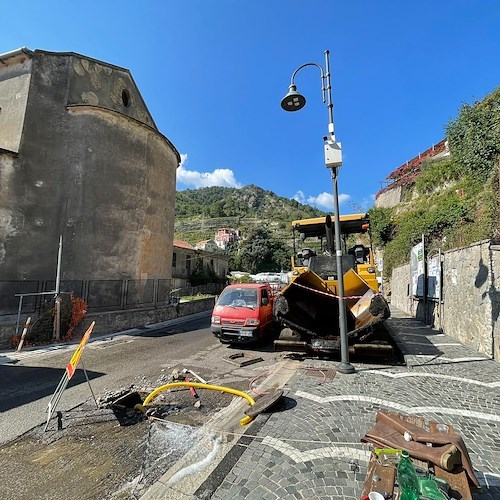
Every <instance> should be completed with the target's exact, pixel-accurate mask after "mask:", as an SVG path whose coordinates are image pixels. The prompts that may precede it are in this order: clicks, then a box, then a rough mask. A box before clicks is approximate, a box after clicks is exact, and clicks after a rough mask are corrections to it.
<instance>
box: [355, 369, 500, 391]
mask: <svg viewBox="0 0 500 500" xmlns="http://www.w3.org/2000/svg"><path fill="white" fill-rule="evenodd" d="M363 373H370V374H375V375H382V376H384V377H389V378H406V377H430V378H440V379H445V380H455V381H457V382H464V383H466V384H475V385H481V386H483V387H500V382H481V381H480V380H474V379H471V378H461V377H454V376H452V375H443V374H441V373H415V372H405V373H392V372H384V371H381V370H366V371H365V372H363Z"/></svg>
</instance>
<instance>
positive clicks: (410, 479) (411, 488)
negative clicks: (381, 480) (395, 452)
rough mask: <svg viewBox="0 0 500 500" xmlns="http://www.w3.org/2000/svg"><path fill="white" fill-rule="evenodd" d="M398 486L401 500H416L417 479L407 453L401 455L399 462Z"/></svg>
mask: <svg viewBox="0 0 500 500" xmlns="http://www.w3.org/2000/svg"><path fill="white" fill-rule="evenodd" d="M398 484H399V490H400V495H399V498H400V499H401V500H418V496H419V495H418V490H419V488H418V477H417V473H416V472H415V468H414V467H413V464H412V463H411V461H410V455H409V453H408V452H407V451H403V452H402V453H401V458H400V460H399V464H398Z"/></svg>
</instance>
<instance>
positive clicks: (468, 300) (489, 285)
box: [391, 240, 500, 361]
mask: <svg viewBox="0 0 500 500" xmlns="http://www.w3.org/2000/svg"><path fill="white" fill-rule="evenodd" d="M499 277H500V245H495V244H492V242H491V241H490V240H487V241H481V242H478V243H475V244H473V245H470V246H468V247H466V248H460V249H455V250H450V251H447V252H444V253H443V256H442V303H441V304H439V303H438V302H432V301H430V300H427V301H425V304H424V301H423V299H413V298H412V297H410V296H409V283H410V269H409V264H406V265H404V266H401V267H398V268H396V269H394V270H393V273H392V278H391V303H392V304H393V305H394V306H395V307H397V308H398V309H401V310H402V311H405V312H407V313H408V314H411V315H413V316H415V317H417V318H418V319H420V320H422V321H425V322H426V323H427V324H430V325H432V326H433V327H434V328H439V329H442V331H443V332H444V333H446V334H447V335H449V336H451V337H453V338H455V339H457V340H459V341H460V342H462V343H463V344H465V345H467V346H468V347H471V348H473V349H475V350H477V351H478V352H481V353H484V354H486V355H488V356H491V357H492V358H494V359H496V360H498V361H500V325H499V313H500V281H499Z"/></svg>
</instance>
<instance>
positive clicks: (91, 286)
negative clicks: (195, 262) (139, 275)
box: [0, 279, 172, 316]
mask: <svg viewBox="0 0 500 500" xmlns="http://www.w3.org/2000/svg"><path fill="white" fill-rule="evenodd" d="M54 289H55V281H1V280H0V316H2V315H3V316H5V315H10V314H16V313H17V312H18V308H19V296H20V295H22V294H24V295H26V296H25V297H23V302H22V308H21V312H22V313H26V314H37V313H39V312H40V311H41V310H42V309H43V308H44V307H45V306H46V304H47V303H49V302H51V301H52V300H53V296H52V295H27V294H40V293H42V292H49V291H51V290H54ZM60 291H61V293H73V294H74V295H75V296H77V297H80V298H82V299H83V300H84V301H85V302H86V303H87V304H88V311H89V312H101V311H116V310H126V309H136V308H144V309H146V308H151V307H156V306H160V305H166V304H169V303H170V302H172V294H171V291H172V290H171V280H170V279H147V280H133V279H122V280H71V281H70V280H66V281H65V280H62V281H61V284H60Z"/></svg>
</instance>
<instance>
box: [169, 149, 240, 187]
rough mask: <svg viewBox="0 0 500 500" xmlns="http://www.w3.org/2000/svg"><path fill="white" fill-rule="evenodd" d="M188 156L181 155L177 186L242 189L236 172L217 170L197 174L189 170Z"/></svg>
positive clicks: (224, 169) (223, 169)
mask: <svg viewBox="0 0 500 500" xmlns="http://www.w3.org/2000/svg"><path fill="white" fill-rule="evenodd" d="M187 157H188V155H187V154H181V164H180V166H179V168H178V169H177V186H179V184H181V185H183V186H186V187H194V188H202V187H208V186H224V187H234V188H240V187H241V184H240V183H239V182H238V181H237V180H236V178H235V176H234V172H233V171H232V170H231V169H229V168H216V169H215V170H214V171H213V172H197V171H196V170H187V169H186V167H185V164H186V163H187Z"/></svg>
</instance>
